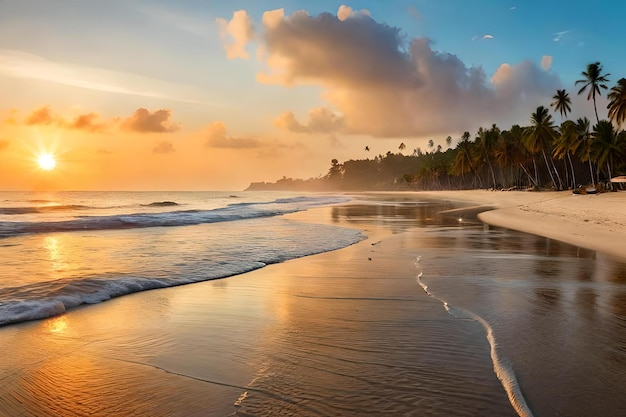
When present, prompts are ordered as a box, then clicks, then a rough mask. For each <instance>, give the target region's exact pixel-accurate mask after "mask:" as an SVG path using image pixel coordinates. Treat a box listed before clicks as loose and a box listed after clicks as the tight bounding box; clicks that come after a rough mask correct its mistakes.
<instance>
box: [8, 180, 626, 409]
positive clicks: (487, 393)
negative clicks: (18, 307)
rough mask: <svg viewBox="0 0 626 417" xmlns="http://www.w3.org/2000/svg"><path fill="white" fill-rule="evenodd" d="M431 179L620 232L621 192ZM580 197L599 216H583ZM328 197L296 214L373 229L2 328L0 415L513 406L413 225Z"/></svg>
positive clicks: (483, 199)
mask: <svg viewBox="0 0 626 417" xmlns="http://www.w3.org/2000/svg"><path fill="white" fill-rule="evenodd" d="M549 194H550V195H549ZM429 195H432V196H433V197H437V198H444V199H451V200H459V201H466V202H472V203H476V204H477V205H496V206H497V207H500V208H501V210H496V211H492V212H490V213H493V214H498V215H499V216H501V221H502V222H503V223H502V224H497V219H496V220H493V218H492V219H488V218H487V219H485V221H490V222H493V223H494V224H496V225H499V226H500V225H511V227H514V226H515V222H516V221H518V220H519V217H518V216H519V214H520V213H523V212H525V213H527V214H528V216H529V217H528V219H529V220H531V221H532V223H534V224H535V226H537V225H547V224H551V225H554V226H555V229H556V230H557V231H558V236H561V237H562V238H563V239H562V240H567V239H569V238H570V237H568V236H576V233H583V236H585V237H586V238H587V239H585V242H586V243H587V245H583V246H587V247H592V244H591V243H590V242H596V243H598V244H599V242H597V241H598V240H601V237H598V235H599V233H600V232H601V231H602V232H606V233H610V239H611V242H613V243H614V242H619V241H620V240H618V239H620V237H621V236H623V234H624V230H623V229H620V228H619V227H615V226H612V225H611V223H610V222H617V225H618V226H619V225H620V224H621V223H620V222H621V221H622V220H621V218H620V217H616V216H614V215H613V214H612V213H613V209H611V211H610V212H603V211H602V210H603V209H602V207H604V208H605V209H606V208H607V207H611V204H622V203H621V202H623V200H622V199H623V198H625V197H626V196H625V197H622V196H624V194H621V193H615V194H606V195H599V196H571V198H570V196H569V195H566V194H564V193H546V194H544V193H524V194H523V195H517V194H512V193H511V194H509V193H504V192H502V193H499V192H495V193H494V192H476V191H472V192H451V193H441V194H439V193H429ZM470 196H471V198H470ZM605 196H607V197H605ZM579 197H582V198H580V199H579V200H574V199H577V198H579ZM595 197H598V198H597V199H595V200H592V198H595ZM600 198H604V199H605V200H600ZM571 201H577V202H581V203H579V205H578V206H577V207H578V208H579V210H576V209H572V208H571V207H569V205H571V204H572V203H571ZM598 201H603V202H604V201H606V202H609V203H606V204H601V205H594V204H595V203H596V202H598ZM558 207H567V208H566V209H563V210H562V211H558ZM583 207H584V210H587V212H588V213H589V215H590V216H592V217H593V218H594V219H596V220H598V219H599V220H598V221H600V223H599V224H598V225H596V224H593V225H587V226H590V228H584V226H585V225H586V224H587V223H590V221H585V218H584V217H581V216H582V214H581V213H582V211H581V210H583ZM568 210H572V212H570V211H568ZM593 210H596V211H597V212H598V213H596V212H595V211H593ZM616 210H617V209H616ZM331 211H332V209H331V208H324V209H316V210H311V211H308V212H301V213H295V214H293V215H290V216H289V217H290V218H292V219H294V220H298V221H315V222H329V223H332V224H337V225H340V226H349V227H359V228H362V229H364V230H365V233H366V234H367V235H368V239H366V240H364V241H362V242H360V243H358V244H356V245H353V246H351V247H348V248H345V249H342V250H338V251H334V252H329V253H323V254H319V255H314V256H309V257H306V258H301V259H296V260H292V261H288V262H284V263H281V264H276V265H270V266H268V267H266V268H263V269H261V270H257V271H254V272H251V273H247V274H243V275H240V276H236V277H231V278H227V279H223V280H216V281H210V282H204V283H199V284H193V285H188V286H181V287H177V288H168V289H164V290H153V291H148V292H145V293H137V294H133V295H130V296H125V297H122V298H119V299H114V300H111V301H107V302H105V303H102V304H98V305H93V306H88V307H84V308H79V309H76V310H74V311H70V312H69V313H67V314H64V315H61V316H58V317H54V318H51V319H48V320H42V321H36V322H31V323H23V324H19V325H15V326H7V327H4V328H2V329H0V350H1V351H2V352H3V360H2V366H1V367H0V383H1V384H2V389H1V390H0V415H1V416H14V415H20V416H44V415H68V416H74V415H76V416H78V415H97V416H101V415H102V416H104V415H106V416H130V415H133V416H226V415H240V416H270V415H298V416H307V415H311V416H313V415H341V416H360V415H373V414H375V415H416V416H423V415H431V416H449V415H455V416H477V415H497V416H515V415H517V413H516V412H515V411H514V409H513V407H511V404H510V402H509V400H508V398H507V395H506V392H505V390H504V389H503V387H502V384H501V383H500V381H499V380H498V379H497V377H496V375H495V373H494V370H493V363H492V361H491V357H490V346H489V343H488V342H487V339H486V337H485V331H484V329H483V328H482V327H481V325H480V324H479V323H477V322H474V321H467V320H458V319H455V318H453V317H451V316H450V315H449V314H448V313H447V312H446V311H445V309H444V308H443V307H442V305H441V303H440V302H439V301H438V300H436V299H434V298H433V297H429V296H428V295H427V294H426V293H424V291H422V289H421V288H420V286H419V285H418V284H417V276H416V275H417V273H416V268H415V264H414V259H415V245H416V243H415V242H417V241H418V240H419V238H420V233H422V232H420V231H413V232H406V233H398V232H399V231H400V229H402V227H399V228H398V229H395V228H394V227H395V226H394V227H389V225H385V224H383V223H384V222H381V221H380V217H378V218H373V219H372V220H371V221H364V222H360V223H358V224H352V223H347V222H346V221H345V220H342V219H341V218H339V217H337V216H336V215H335V213H334V212H332V213H331ZM568 213H572V216H573V214H575V213H578V216H579V217H578V218H577V217H575V216H574V217H571V219H574V220H571V219H570V215H569V214H568ZM599 213H600V214H602V213H603V215H604V216H606V217H605V218H604V219H605V220H606V222H602V220H601V219H602V217H600V215H599ZM564 216H565V218H562V219H561V220H560V223H559V224H561V227H560V228H559V227H557V226H558V225H557V223H558V221H559V218H561V217H564ZM516 219H518V220H516ZM388 220H390V221H391V223H393V220H394V219H393V218H389V219H388ZM596 220H594V221H596ZM507 222H508V223H507ZM535 226H533V227H535ZM593 226H597V227H593ZM519 227H520V228H522V227H523V226H522V225H520V226H519ZM525 227H531V226H528V225H527V226H525ZM573 228H575V230H576V232H575V233H574V232H572V230H573ZM545 229H546V227H541V230H543V231H545ZM527 230H528V229H527ZM581 230H583V231H582V232H581ZM620 233H621V234H620ZM552 237H554V236H552ZM621 241H624V240H621ZM596 243H593V245H595V244H596ZM618 253H620V252H619V251H618ZM537 415H540V414H537Z"/></svg>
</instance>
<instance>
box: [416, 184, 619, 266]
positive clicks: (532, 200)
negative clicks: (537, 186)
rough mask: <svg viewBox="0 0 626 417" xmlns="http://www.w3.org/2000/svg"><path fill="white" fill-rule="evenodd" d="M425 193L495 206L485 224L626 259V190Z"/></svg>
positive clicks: (485, 216)
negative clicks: (573, 192) (599, 191)
mask: <svg viewBox="0 0 626 417" xmlns="http://www.w3.org/2000/svg"><path fill="white" fill-rule="evenodd" d="M423 194H424V195H428V196H431V197H433V198H443V199H448V200H457V201H464V202H470V203H473V204H476V205H480V206H483V205H486V206H493V207H496V209H495V210H489V211H485V212H483V213H481V214H480V215H479V219H480V220H482V221H483V222H485V223H487V224H490V225H493V226H497V227H504V228H508V229H513V230H518V231H521V232H526V233H532V234H536V235H539V236H544V237H547V238H550V239H556V240H560V241H563V242H567V243H571V244H573V245H576V246H580V247H583V248H587V249H592V250H596V251H600V252H605V253H608V254H610V255H613V256H616V257H619V258H626V247H625V246H624V242H626V192H621V191H618V192H612V193H601V194H590V195H576V194H572V192H571V191H561V192H524V191H483V190H468V191H440V192H428V193H423Z"/></svg>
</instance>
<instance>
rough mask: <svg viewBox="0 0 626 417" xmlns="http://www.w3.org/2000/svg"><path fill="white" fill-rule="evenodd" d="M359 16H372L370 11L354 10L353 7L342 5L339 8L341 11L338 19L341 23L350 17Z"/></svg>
mask: <svg viewBox="0 0 626 417" xmlns="http://www.w3.org/2000/svg"><path fill="white" fill-rule="evenodd" d="M359 16H371V14H370V12H369V10H367V9H361V10H357V11H355V10H353V9H352V7H348V6H344V5H341V6H339V10H338V11H337V18H338V19H339V20H341V21H344V20H346V19H348V18H350V17H359Z"/></svg>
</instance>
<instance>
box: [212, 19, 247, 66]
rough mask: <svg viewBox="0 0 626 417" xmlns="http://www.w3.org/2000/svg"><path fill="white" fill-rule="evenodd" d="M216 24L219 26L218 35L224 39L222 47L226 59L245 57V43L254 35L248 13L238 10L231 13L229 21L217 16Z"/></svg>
mask: <svg viewBox="0 0 626 417" xmlns="http://www.w3.org/2000/svg"><path fill="white" fill-rule="evenodd" d="M217 24H218V25H219V27H220V36H221V37H222V39H223V40H224V41H225V44H224V48H225V49H226V56H227V57H228V59H235V58H242V59H247V58H248V57H249V54H248V51H246V45H247V44H248V42H250V40H252V38H253V35H254V28H253V26H252V19H251V18H250V16H248V13H247V12H246V11H245V10H238V11H236V12H234V13H233V18H232V19H231V20H230V21H228V20H226V19H223V18H218V19H217Z"/></svg>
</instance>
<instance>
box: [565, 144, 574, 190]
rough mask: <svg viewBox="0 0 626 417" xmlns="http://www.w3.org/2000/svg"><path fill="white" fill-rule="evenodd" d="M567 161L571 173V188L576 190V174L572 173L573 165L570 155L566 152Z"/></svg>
mask: <svg viewBox="0 0 626 417" xmlns="http://www.w3.org/2000/svg"><path fill="white" fill-rule="evenodd" d="M567 160H568V161H569V167H570V170H571V171H572V188H576V172H575V171H574V164H573V163H572V155H571V154H570V152H569V151H567Z"/></svg>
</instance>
